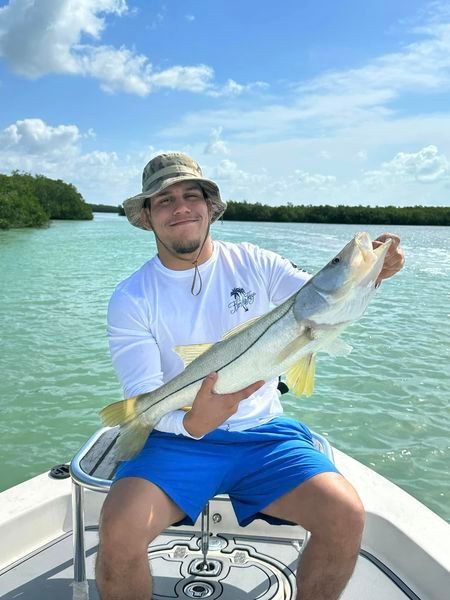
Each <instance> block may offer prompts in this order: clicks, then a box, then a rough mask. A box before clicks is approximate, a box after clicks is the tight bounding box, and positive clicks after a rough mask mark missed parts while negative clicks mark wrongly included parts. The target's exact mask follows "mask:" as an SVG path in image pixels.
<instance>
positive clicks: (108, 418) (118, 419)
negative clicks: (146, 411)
mask: <svg viewBox="0 0 450 600" xmlns="http://www.w3.org/2000/svg"><path fill="white" fill-rule="evenodd" d="M137 399H138V396H134V397H133V398H128V400H120V401H119V402H113V403H112V404H108V406H105V408H103V409H102V410H101V411H100V417H101V418H102V421H103V423H104V424H105V425H108V426H109V427H114V426H115V425H122V423H128V422H129V421H131V420H132V419H134V418H135V417H136V402H137Z"/></svg>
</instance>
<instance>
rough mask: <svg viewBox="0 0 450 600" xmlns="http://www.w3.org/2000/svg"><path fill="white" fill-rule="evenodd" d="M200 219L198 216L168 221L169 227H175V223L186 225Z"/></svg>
mask: <svg viewBox="0 0 450 600" xmlns="http://www.w3.org/2000/svg"><path fill="white" fill-rule="evenodd" d="M199 221H200V219H198V218H190V219H182V220H180V221H174V222H173V223H169V226H170V227H177V225H186V224H188V223H198V222H199Z"/></svg>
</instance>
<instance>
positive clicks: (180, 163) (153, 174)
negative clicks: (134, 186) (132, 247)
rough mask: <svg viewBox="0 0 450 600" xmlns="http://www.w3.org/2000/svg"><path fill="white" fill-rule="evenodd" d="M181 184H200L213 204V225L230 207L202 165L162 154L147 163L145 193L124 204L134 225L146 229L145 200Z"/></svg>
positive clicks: (143, 191)
mask: <svg viewBox="0 0 450 600" xmlns="http://www.w3.org/2000/svg"><path fill="white" fill-rule="evenodd" d="M180 181H196V182H197V183H199V184H200V185H201V187H202V189H203V190H204V192H205V193H206V195H207V196H208V200H209V201H210V203H211V223H214V221H216V220H217V219H218V218H219V217H220V216H222V214H223V213H224V212H225V209H226V207H227V205H226V202H224V201H223V200H222V199H221V197H220V192H219V188H218V186H217V185H216V184H215V183H214V181H211V180H210V179H205V178H204V177H203V173H202V170H201V168H200V166H199V165H198V163H196V162H195V160H193V159H192V158H190V157H189V156H187V154H182V153H181V152H169V153H167V154H159V155H158V156H156V157H155V158H152V159H151V161H150V162H148V163H147V165H146V166H145V168H144V172H143V173H142V193H141V194H137V195H136V196H133V197H132V198H128V199H127V200H125V202H124V203H123V208H124V211H125V214H126V216H127V218H128V220H129V221H130V223H131V224H132V225H134V226H135V227H139V228H140V229H145V228H144V227H143V225H142V223H141V209H142V207H143V205H144V202H145V200H146V199H147V198H151V197H152V196H155V194H159V192H162V191H163V190H164V189H166V188H167V187H169V186H170V185H173V184H174V183H179V182H180Z"/></svg>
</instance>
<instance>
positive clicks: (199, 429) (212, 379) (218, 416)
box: [183, 373, 265, 438]
mask: <svg viewBox="0 0 450 600" xmlns="http://www.w3.org/2000/svg"><path fill="white" fill-rule="evenodd" d="M217 377H218V375H217V373H210V374H209V375H208V377H206V378H205V379H204V380H203V383H202V386H201V388H200V389H199V391H198V393H197V395H196V397H195V400H194V402H193V403H192V408H191V410H190V411H189V412H187V413H186V414H185V416H184V419H183V425H184V428H185V429H186V431H187V432H188V433H189V434H190V435H192V436H193V437H197V438H199V437H202V436H204V435H206V434H207V433H209V432H210V431H213V430H214V429H217V427H219V425H222V423H224V422H225V421H226V420H227V419H229V418H230V417H231V415H234V413H235V412H236V411H237V409H238V406H239V402H241V400H245V399H246V398H248V397H249V396H251V395H252V394H254V393H255V392H256V391H257V390H259V388H260V387H262V386H263V385H264V383H265V382H264V381H256V382H255V383H252V384H251V385H249V386H247V387H246V388H244V389H243V390H240V391H238V392H233V393H232V394H216V393H215V392H214V391H213V387H214V385H215V383H216V381H217Z"/></svg>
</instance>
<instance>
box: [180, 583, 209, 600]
mask: <svg viewBox="0 0 450 600" xmlns="http://www.w3.org/2000/svg"><path fill="white" fill-rule="evenodd" d="M183 591H184V593H185V594H186V596H188V597H189V598H209V597H210V596H212V595H213V594H214V588H213V586H212V585H210V584H209V583H206V581H194V582H192V583H188V584H187V585H186V586H185V587H184V590H183Z"/></svg>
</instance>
